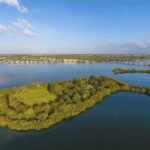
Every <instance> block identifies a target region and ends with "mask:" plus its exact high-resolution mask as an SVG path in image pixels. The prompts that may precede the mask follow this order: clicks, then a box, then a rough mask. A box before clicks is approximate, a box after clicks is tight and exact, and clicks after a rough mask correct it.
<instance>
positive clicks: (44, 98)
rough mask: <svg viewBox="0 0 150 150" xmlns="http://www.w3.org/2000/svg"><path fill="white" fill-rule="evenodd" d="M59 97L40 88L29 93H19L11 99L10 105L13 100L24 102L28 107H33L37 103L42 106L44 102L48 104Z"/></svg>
mask: <svg viewBox="0 0 150 150" xmlns="http://www.w3.org/2000/svg"><path fill="white" fill-rule="evenodd" d="M56 97H57V96H56V95H55V94H52V93H49V91H47V89H44V88H40V89H34V90H28V92H27V93H24V94H22V93H19V94H18V93H17V94H13V95H12V96H11V98H10V104H11V100H14V99H16V100H17V101H19V100H20V101H22V102H23V103H25V104H27V105H31V106H32V105H33V104H35V103H38V104H41V103H42V102H45V103H48V102H49V101H53V100H55V98H56Z"/></svg>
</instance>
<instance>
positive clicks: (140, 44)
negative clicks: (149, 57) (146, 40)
mask: <svg viewBox="0 0 150 150" xmlns="http://www.w3.org/2000/svg"><path fill="white" fill-rule="evenodd" d="M138 45H139V46H141V47H147V45H142V43H141V42H139V43H138Z"/></svg>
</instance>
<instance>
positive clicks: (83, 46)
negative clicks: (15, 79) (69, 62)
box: [0, 0, 150, 54]
mask: <svg viewBox="0 0 150 150" xmlns="http://www.w3.org/2000/svg"><path fill="white" fill-rule="evenodd" d="M149 35H150V2H149V1H148V0H142V1H141V0H140V1H139V0H136V1H135V0H126V1H121V0H105V1H101V0H42V1H41V0H0V54H150V40H149Z"/></svg>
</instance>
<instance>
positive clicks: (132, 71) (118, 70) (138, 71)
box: [112, 68, 150, 74]
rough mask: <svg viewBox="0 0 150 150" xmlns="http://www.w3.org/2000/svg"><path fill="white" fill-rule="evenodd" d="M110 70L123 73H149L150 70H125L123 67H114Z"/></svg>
mask: <svg viewBox="0 0 150 150" xmlns="http://www.w3.org/2000/svg"><path fill="white" fill-rule="evenodd" d="M112 72H114V73H115V74H124V73H150V70H135V69H131V70H125V69H120V68H115V69H114V70H113V71H112Z"/></svg>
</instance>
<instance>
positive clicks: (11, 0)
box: [0, 0, 28, 12]
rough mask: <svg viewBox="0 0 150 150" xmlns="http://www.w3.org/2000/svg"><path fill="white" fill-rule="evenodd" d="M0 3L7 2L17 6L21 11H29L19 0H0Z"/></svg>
mask: <svg viewBox="0 0 150 150" xmlns="http://www.w3.org/2000/svg"><path fill="white" fill-rule="evenodd" d="M0 3H7V4H8V5H9V6H15V7H16V8H17V9H18V10H19V11H20V12H28V10H27V8H25V7H23V6H20V5H19V3H18V1H17V0H0Z"/></svg>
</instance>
